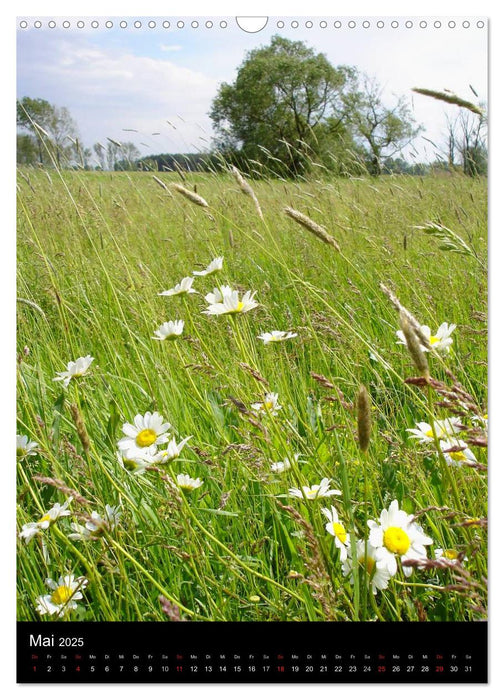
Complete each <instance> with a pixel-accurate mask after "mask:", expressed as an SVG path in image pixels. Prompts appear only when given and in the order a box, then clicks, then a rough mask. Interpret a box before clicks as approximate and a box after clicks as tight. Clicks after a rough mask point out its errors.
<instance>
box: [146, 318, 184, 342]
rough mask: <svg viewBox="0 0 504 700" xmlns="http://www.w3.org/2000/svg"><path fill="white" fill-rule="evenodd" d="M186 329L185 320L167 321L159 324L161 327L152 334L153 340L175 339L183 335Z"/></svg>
mask: <svg viewBox="0 0 504 700" xmlns="http://www.w3.org/2000/svg"><path fill="white" fill-rule="evenodd" d="M183 330H184V322H183V321H167V322H166V323H163V325H162V326H159V328H156V330H155V331H154V335H153V336H152V339H153V340H175V338H178V337H179V335H182V331H183Z"/></svg>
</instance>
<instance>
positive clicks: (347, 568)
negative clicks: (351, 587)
mask: <svg viewBox="0 0 504 700" xmlns="http://www.w3.org/2000/svg"><path fill="white" fill-rule="evenodd" d="M347 550H348V559H346V560H345V561H344V562H343V575H344V576H350V583H352V584H353V582H354V580H353V560H352V552H351V550H350V547H347ZM378 551H379V550H378V548H377V547H373V545H372V544H371V543H370V542H367V544H366V542H365V541H364V540H358V541H357V543H356V554H357V561H358V563H359V565H360V566H362V567H365V569H366V571H367V574H368V580H369V583H370V585H371V590H372V591H373V594H374V595H376V593H377V591H383V590H385V588H387V586H388V584H389V581H390V573H389V572H388V570H387V568H386V566H385V565H384V563H383V562H382V561H381V560H380V558H379V554H378Z"/></svg>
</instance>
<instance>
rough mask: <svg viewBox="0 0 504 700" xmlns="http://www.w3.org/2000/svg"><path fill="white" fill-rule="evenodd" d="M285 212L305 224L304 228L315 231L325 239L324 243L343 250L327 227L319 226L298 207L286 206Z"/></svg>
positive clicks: (302, 224)
mask: <svg viewBox="0 0 504 700" xmlns="http://www.w3.org/2000/svg"><path fill="white" fill-rule="evenodd" d="M284 212H285V214H287V216H289V217H290V218H291V219H294V221H297V223H298V224H300V225H301V226H303V228H305V229H307V230H308V231H311V232H312V233H314V234H315V235H316V236H317V238H320V240H321V241H324V243H327V244H328V245H330V246H332V247H333V248H334V249H335V250H337V251H338V253H339V252H341V249H340V247H339V245H338V243H337V241H336V239H335V238H333V237H332V236H330V235H329V234H328V233H327V231H326V230H325V228H322V226H319V224H317V223H316V222H315V221H313V220H312V219H310V218H309V217H308V216H306V215H305V214H302V213H301V212H300V211H298V210H297V209H292V208H291V207H285V208H284Z"/></svg>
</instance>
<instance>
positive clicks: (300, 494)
mask: <svg viewBox="0 0 504 700" xmlns="http://www.w3.org/2000/svg"><path fill="white" fill-rule="evenodd" d="M330 484H331V479H328V478H327V477H324V478H323V479H322V481H321V482H320V484H312V486H302V487H301V489H298V488H295V487H294V488H290V489H289V496H294V498H305V499H307V500H308V501H314V500H316V499H317V498H325V497H327V496H341V491H338V490H337V489H331V488H329V486H330Z"/></svg>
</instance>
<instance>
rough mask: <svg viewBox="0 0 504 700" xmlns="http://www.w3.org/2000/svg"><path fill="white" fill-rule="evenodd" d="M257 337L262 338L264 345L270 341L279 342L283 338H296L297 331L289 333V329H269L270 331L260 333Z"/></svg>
mask: <svg viewBox="0 0 504 700" xmlns="http://www.w3.org/2000/svg"><path fill="white" fill-rule="evenodd" d="M257 337H258V339H259V340H262V341H263V343H264V344H265V345H269V344H270V343H281V342H282V341H284V340H290V339H291V338H297V333H291V332H290V331H271V333H261V335H258V336H257Z"/></svg>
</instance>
